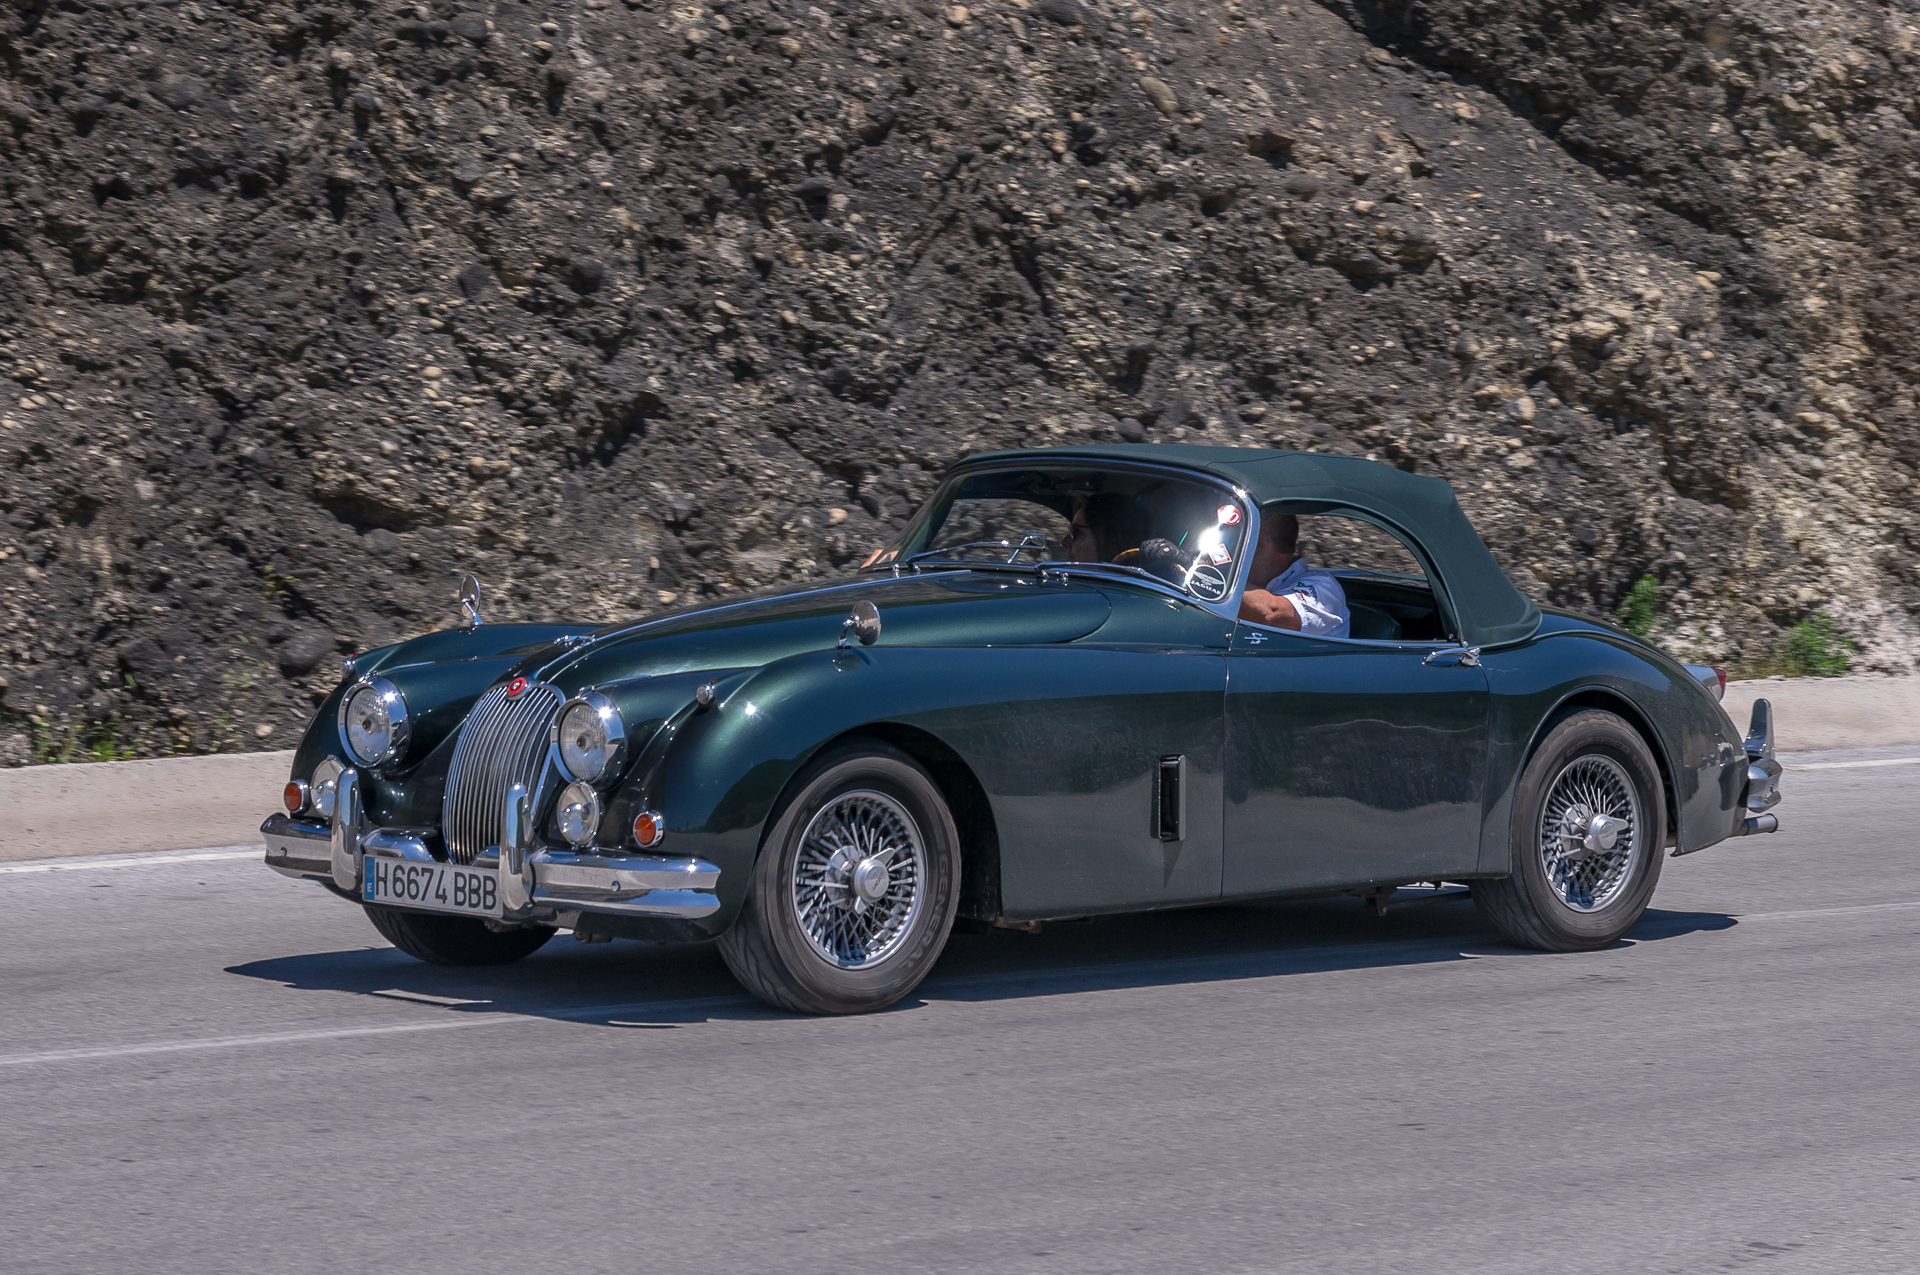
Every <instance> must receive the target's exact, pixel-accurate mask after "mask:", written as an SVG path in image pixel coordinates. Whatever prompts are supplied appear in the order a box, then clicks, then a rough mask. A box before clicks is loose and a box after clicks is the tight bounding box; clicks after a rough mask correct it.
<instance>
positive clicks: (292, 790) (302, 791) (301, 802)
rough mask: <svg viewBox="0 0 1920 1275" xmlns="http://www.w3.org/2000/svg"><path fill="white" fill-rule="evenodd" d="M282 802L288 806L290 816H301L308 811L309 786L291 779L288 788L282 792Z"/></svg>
mask: <svg viewBox="0 0 1920 1275" xmlns="http://www.w3.org/2000/svg"><path fill="white" fill-rule="evenodd" d="M280 800H281V801H282V802H283V803H284V804H285V805H286V807H287V813H288V814H293V815H297V814H299V813H300V812H301V811H302V810H304V809H306V805H307V786H306V785H305V784H304V783H301V782H300V781H299V780H298V779H289V780H288V781H287V786H286V787H285V788H283V789H281V790H280Z"/></svg>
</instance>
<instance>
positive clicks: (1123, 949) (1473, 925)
mask: <svg viewBox="0 0 1920 1275" xmlns="http://www.w3.org/2000/svg"><path fill="white" fill-rule="evenodd" d="M1735 924H1736V921H1735V919H1734V918H1733V917H1731V916H1727V915H1724V914H1722V913H1717V912H1670V911H1663V910H1661V909H1657V908H1655V909H1649V910H1648V912H1647V914H1646V915H1645V917H1643V918H1642V919H1641V921H1640V924H1639V925H1637V926H1635V927H1634V929H1633V931H1632V933H1631V934H1629V935H1628V937H1627V938H1626V939H1625V940H1623V942H1622V943H1621V944H1620V946H1622V947H1625V946H1630V945H1634V944H1644V943H1657V942H1662V941H1665V940H1668V939H1673V938H1678V937H1680V936H1682V935H1687V934H1696V933H1702V932H1711V931H1716V930H1726V929H1730V928H1732V927H1733V926H1734V925H1735ZM1537 955H1538V954H1535V953H1528V952H1524V951H1522V950H1521V949H1519V948H1515V947H1512V946H1510V945H1508V944H1506V943H1505V942H1504V941H1503V940H1501V939H1500V938H1498V937H1497V936H1496V935H1494V934H1493V933H1492V932H1491V931H1490V930H1489V929H1488V928H1487V927H1486V925H1485V924H1484V923H1482V922H1481V920H1480V918H1479V915H1478V913H1476V912H1475V910H1474V909H1473V907H1472V906H1470V905H1469V904H1468V903H1467V902H1465V901H1464V900H1458V899H1450V900H1442V901H1433V902H1426V903H1422V904H1419V905H1417V906H1412V907H1406V908H1396V909H1393V910H1390V911H1389V912H1388V913H1387V914H1386V915H1385V916H1374V915H1373V914H1372V913H1371V912H1370V911H1369V910H1368V909H1367V908H1366V907H1365V906H1364V905H1362V904H1361V903H1360V902H1358V901H1357V900H1354V899H1350V898H1342V899H1313V900H1304V901H1287V902H1278V903H1263V904H1251V905H1225V906H1220V907H1210V908H1191V909H1182V910H1177V911H1168V912H1157V913H1146V914H1137V915H1130V916H1116V917H1098V918H1094V919H1091V920H1087V921H1080V922H1051V923H1049V924H1047V925H1045V926H1043V927H1042V928H1041V930H1040V931H1039V932H1038V933H1028V932H1024V931H1016V930H1004V929H1002V930H994V931H992V932H990V933H986V934H956V935H955V936H954V937H953V938H952V940H950V941H949V943H948V945H947V949H946V951H945V952H944V953H942V955H941V958H940V960H939V962H938V963H937V964H936V965H935V966H934V969H933V972H932V973H931V974H930V975H929V976H928V977H927V980H926V982H924V983H923V984H921V986H920V987H919V988H918V989H917V990H916V991H915V993H914V994H913V995H912V996H910V997H908V998H907V999H906V1000H905V1001H902V1002H901V1003H900V1005H898V1006H896V1007H895V1012H899V1011H903V1010H912V1009H913V1008H915V1007H918V1006H924V1005H927V1004H929V1003H935V1002H942V1001H995V1000H1008V999H1019V998H1026V997H1035V996H1055V995H1063V994H1069V993H1074V992H1084V991H1100V990H1114V989H1120V988H1136V987H1151V986H1173V985H1178V984H1183V983H1210V982H1227V981H1233V980H1238V979H1255V978H1275V977H1281V976H1286V975H1297V974H1313V973H1324V972H1328V971H1333V970H1359V969H1375V968H1383V967H1400V966H1412V965H1427V964H1436V963H1442V962H1451V961H1464V960H1473V959H1476V958H1482V957H1494V956H1503V957H1532V956H1537ZM1540 959H1543V960H1553V959H1579V958H1578V957H1573V958H1553V957H1541V958H1540ZM227 972H228V973H230V974H237V975H240V976H243V977H246V978H253V979H262V980H266V981H269V982H275V983H279V984H281V985H283V986H285V987H289V988H294V989H298V990H322V991H330V992H346V993H351V994H355V995H361V996H368V997H377V998H381V999H384V1000H400V1001H412V1002H415V1003H418V1004H421V1005H424V1006H431V1007H439V1008H444V1009H446V1010H448V1011H450V1012H454V1013H494V1014H499V1013H505V1014H515V1015H523V1016H531V1017H538V1018H551V1019H560V1020H565V1021H569V1022H579V1023H588V1024H596V1025H600V1026H607V1027H621V1028H645V1027H670V1026H677V1025H686V1024H692V1023H699V1022H706V1021H709V1020H720V1019H740V1018H768V1017H785V1015H782V1014H779V1013H778V1012H777V1011H774V1010H771V1009H768V1008H766V1007H764V1006H762V1005H760V1003H759V1002H757V1001H754V1000H752V999H751V998H749V997H748V996H747V995H746V994H745V993H744V992H742V991H741V990H740V987H739V985H738V984H737V983H735V982H734V981H733V979H732V977H731V976H730V975H729V974H728V973H727V969H726V966H725V965H724V964H723V963H722V962H721V960H720V955H719V952H718V951H717V949H716V947H715V945H714V944H711V943H703V944H696V945H690V946H675V947H646V946H642V945H640V944H637V943H623V942H614V943H607V944H592V945H589V944H581V943H576V942H573V941H572V940H570V939H568V938H566V937H565V936H560V937H558V938H556V939H554V941H553V942H551V943H549V944H548V945H547V946H546V947H544V948H542V949H541V950H540V951H539V952H537V953H535V954H534V955H533V956H531V957H529V958H527V959H526V960H524V961H522V962H520V963H518V964H516V965H505V966H490V967H483V968H453V967H447V966H437V965H424V964H421V963H420V962H418V961H415V960H413V959H412V958H410V957H408V956H406V955H404V954H402V953H400V952H398V951H396V950H395V949H393V948H391V947H384V946H383V947H371V946H370V947H365V948H357V949H351V950H345V951H334V952H315V953H309V954H305V955H300V956H286V957H278V958H275V959H272V960H266V961H253V962H249V963H248V964H245V965H236V966H231V967H229V968H228V971H227Z"/></svg>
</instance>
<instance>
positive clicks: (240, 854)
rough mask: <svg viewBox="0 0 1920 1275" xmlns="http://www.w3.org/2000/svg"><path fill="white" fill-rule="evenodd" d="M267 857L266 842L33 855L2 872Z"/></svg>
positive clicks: (5, 866)
mask: <svg viewBox="0 0 1920 1275" xmlns="http://www.w3.org/2000/svg"><path fill="white" fill-rule="evenodd" d="M266 857H267V848H266V847H265V846H264V845H259V846H249V847H248V848H246V849H244V850H240V849H234V850H194V851H190V852H188V853H186V854H104V855H88V856H87V857H85V858H79V859H34V860H32V861H30V862H27V863H0V876H15V875H19V874H22V873H29V872H86V871H90V870H91V869H94V868H151V867H158V866H162V865H165V864H169V863H218V862H220V861H221V860H224V859H260V860H265V858H266Z"/></svg>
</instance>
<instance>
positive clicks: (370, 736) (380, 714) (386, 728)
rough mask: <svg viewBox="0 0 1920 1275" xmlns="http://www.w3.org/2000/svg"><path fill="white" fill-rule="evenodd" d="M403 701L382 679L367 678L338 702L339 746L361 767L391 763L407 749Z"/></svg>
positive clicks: (395, 688) (395, 687)
mask: <svg viewBox="0 0 1920 1275" xmlns="http://www.w3.org/2000/svg"><path fill="white" fill-rule="evenodd" d="M407 734H408V722H407V701H406V700H405V699H404V698H402V697H401V695H400V688H399V687H397V686H395V685H394V684H393V683H392V682H389V681H388V680H387V679H386V678H384V677H370V678H368V679H367V680H366V681H364V682H362V683H360V685H358V686H356V687H354V688H353V689H352V690H351V691H348V692H347V695H346V698H345V699H343V700H341V701H340V742H341V743H343V744H345V745H346V747H347V756H349V757H351V758H352V759H353V760H354V761H356V762H358V763H359V764H360V765H362V766H378V765H379V764H381V763H382V762H387V761H392V760H393V759H394V758H396V757H398V756H399V755H400V754H401V753H402V752H404V751H405V750H406V747H407Z"/></svg>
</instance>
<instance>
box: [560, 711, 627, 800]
mask: <svg viewBox="0 0 1920 1275" xmlns="http://www.w3.org/2000/svg"><path fill="white" fill-rule="evenodd" d="M626 742H627V728H626V723H624V722H622V721H621V720H620V710H619V709H617V708H615V707H614V706H613V701H612V700H610V699H608V698H607V697H606V696H604V695H602V694H600V692H598V691H588V692H587V693H586V694H584V695H581V696H578V697H577V698H575V699H573V700H572V701H570V702H569V703H568V704H567V706H566V707H565V708H563V709H561V710H560V716H559V717H557V718H555V719H554V723H553V745H554V747H555V748H556V749H558V750H559V753H560V768H561V769H562V770H564V771H566V772H567V778H569V779H579V780H583V781H585V782H586V783H590V784H595V783H599V782H600V781H601V780H603V779H605V778H606V777H607V775H608V773H609V772H611V771H612V770H613V768H614V766H615V765H616V764H618V762H619V760H620V751H621V749H622V748H623V747H624V746H625V745H626Z"/></svg>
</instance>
